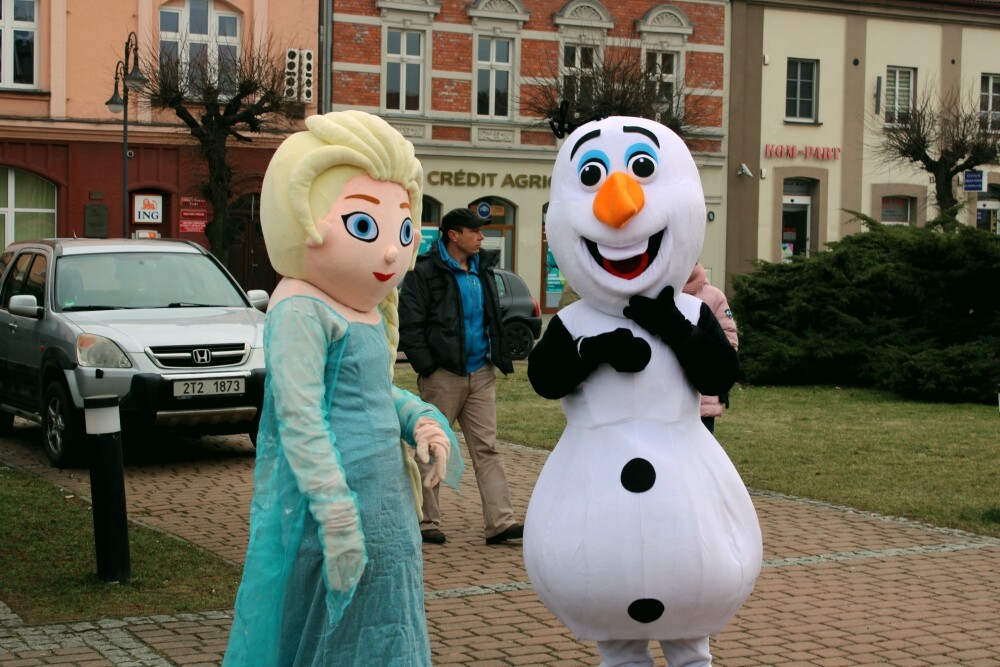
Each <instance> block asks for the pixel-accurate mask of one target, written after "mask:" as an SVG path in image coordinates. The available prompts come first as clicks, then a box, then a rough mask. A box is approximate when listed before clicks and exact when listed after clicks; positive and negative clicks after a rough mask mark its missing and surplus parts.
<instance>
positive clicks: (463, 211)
mask: <svg viewBox="0 0 1000 667" xmlns="http://www.w3.org/2000/svg"><path fill="white" fill-rule="evenodd" d="M486 223H487V220H484V219H483V218H480V217H479V216H478V215H476V214H475V213H473V212H472V210H471V209H467V208H453V209H452V210H450V211H448V212H447V213H445V214H444V217H443V218H441V226H440V229H441V235H442V236H444V235H445V234H447V233H448V230H449V229H458V228H459V227H467V228H469V229H478V228H480V227H482V226H483V225H485V224H486Z"/></svg>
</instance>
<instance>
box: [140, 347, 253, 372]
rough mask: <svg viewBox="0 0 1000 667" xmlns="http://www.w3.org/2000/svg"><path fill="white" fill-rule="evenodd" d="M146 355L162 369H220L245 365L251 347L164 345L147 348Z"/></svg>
mask: <svg viewBox="0 0 1000 667" xmlns="http://www.w3.org/2000/svg"><path fill="white" fill-rule="evenodd" d="M146 354H147V355H148V356H149V358H150V359H152V360H153V363H155V364H156V365H157V366H159V367H160V368H219V367H224V366H239V365H240V364H242V363H244V362H245V361H246V360H247V357H248V356H250V346H249V345H247V344H246V343H242V344H232V345H164V346H160V347H147V348H146Z"/></svg>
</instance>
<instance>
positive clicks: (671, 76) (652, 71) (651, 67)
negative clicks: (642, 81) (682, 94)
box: [646, 51, 677, 125]
mask: <svg viewBox="0 0 1000 667" xmlns="http://www.w3.org/2000/svg"><path fill="white" fill-rule="evenodd" d="M676 63H677V54H676V53H673V52H670V51H647V52H646V76H647V79H646V81H647V84H646V85H648V86H649V87H650V88H651V90H650V93H652V95H653V96H654V97H653V99H654V100H655V104H656V118H655V119H654V120H656V121H657V122H659V123H663V124H664V125H668V124H669V123H670V120H671V118H672V116H673V112H674V101H675V100H674V93H675V90H676V89H675V86H674V84H675V83H676V80H677V65H676Z"/></svg>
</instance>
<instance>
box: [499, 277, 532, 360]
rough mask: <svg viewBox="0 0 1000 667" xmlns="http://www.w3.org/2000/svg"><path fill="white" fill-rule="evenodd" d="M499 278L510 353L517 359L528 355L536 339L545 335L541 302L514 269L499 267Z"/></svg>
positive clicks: (505, 331)
mask: <svg viewBox="0 0 1000 667" xmlns="http://www.w3.org/2000/svg"><path fill="white" fill-rule="evenodd" d="M496 279H497V294H499V295H500V313H501V314H502V315H503V330H504V334H505V337H506V339H507V347H508V348H509V349H510V356H511V357H513V358H514V359H527V358H528V353H529V352H531V348H532V347H534V346H535V341H536V340H538V337H539V336H541V335H542V317H541V310H540V309H539V308H538V302H537V301H535V298H534V297H533V296H531V292H530V291H529V290H528V285H527V284H525V282H524V280H523V279H522V278H521V276H519V275H517V274H516V273H514V272H513V271H508V270H507V269H497V270H496Z"/></svg>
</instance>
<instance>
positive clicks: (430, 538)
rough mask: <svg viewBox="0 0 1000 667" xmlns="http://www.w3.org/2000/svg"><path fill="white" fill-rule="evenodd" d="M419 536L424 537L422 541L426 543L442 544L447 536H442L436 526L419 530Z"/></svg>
mask: <svg viewBox="0 0 1000 667" xmlns="http://www.w3.org/2000/svg"><path fill="white" fill-rule="evenodd" d="M420 537H422V538H423V539H424V542H427V543H428V544H444V543H445V542H446V541H447V539H448V538H447V537H445V536H444V533H442V532H441V531H440V530H438V529H437V528H428V529H427V530H421V531H420Z"/></svg>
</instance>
